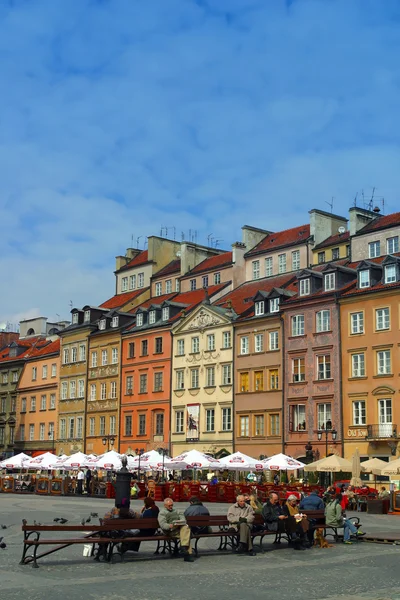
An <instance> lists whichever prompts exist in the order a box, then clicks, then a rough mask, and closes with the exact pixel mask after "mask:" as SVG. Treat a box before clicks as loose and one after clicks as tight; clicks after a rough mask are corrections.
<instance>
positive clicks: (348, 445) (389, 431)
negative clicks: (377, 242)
mask: <svg viewBox="0 0 400 600" xmlns="http://www.w3.org/2000/svg"><path fill="white" fill-rule="evenodd" d="M356 268H357V281H356V283H355V284H354V286H353V288H352V289H351V290H349V291H348V292H347V293H345V294H343V296H342V297H341V299H340V321H341V342H342V346H341V350H342V352H341V356H342V386H343V387H342V391H343V433H344V455H345V457H346V458H351V456H352V455H353V453H354V450H355V449H356V448H358V449H359V451H360V454H361V455H362V457H379V458H381V459H383V460H389V458H390V456H396V453H397V452H398V441H399V439H400V438H399V434H398V431H399V429H398V428H399V423H400V405H399V389H400V374H399V330H400V257H399V255H398V254H397V255H389V256H386V257H385V258H384V257H380V258H377V259H374V260H364V261H361V262H360V263H358V265H357V266H356Z"/></svg>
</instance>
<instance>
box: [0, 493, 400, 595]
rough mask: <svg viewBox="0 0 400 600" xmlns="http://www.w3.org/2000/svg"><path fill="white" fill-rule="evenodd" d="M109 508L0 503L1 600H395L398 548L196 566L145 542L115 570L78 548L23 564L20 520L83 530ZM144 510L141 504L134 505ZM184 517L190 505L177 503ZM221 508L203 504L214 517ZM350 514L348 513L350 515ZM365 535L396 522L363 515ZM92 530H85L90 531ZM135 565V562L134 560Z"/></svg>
mask: <svg viewBox="0 0 400 600" xmlns="http://www.w3.org/2000/svg"><path fill="white" fill-rule="evenodd" d="M112 505H113V501H112V500H104V499H95V498H85V497H83V498H74V497H69V498H64V497H60V498H56V497H43V498H41V497H38V496H17V495H7V494H1V495H0V523H2V524H5V525H7V526H8V528H7V529H6V530H0V537H1V536H4V541H5V542H6V543H7V549H6V550H0V583H1V588H0V600H17V599H18V600H21V599H24V600H25V599H26V600H60V598H63V599H64V598H65V600H78V599H79V600H80V599H83V598H84V599H85V600H88V599H89V600H91V599H96V600H108V599H110V600H125V599H133V600H169V599H171V600H183V599H185V600H186V599H197V598H198V599H199V600H209V599H210V600H211V599H212V600H225V599H226V600H236V599H238V600H239V599H241V600H242V599H244V600H245V599H247V598H249V599H251V600H258V599H263V600H265V599H268V600H293V599H294V598H295V599H296V600H314V599H315V600H323V599H328V598H329V599H330V600H339V599H340V600H344V599H347V598H352V599H353V600H354V599H355V600H359V599H363V600H372V599H373V600H386V599H390V600H400V570H399V565H400V546H397V545H383V544H369V543H360V544H357V545H353V546H345V545H344V544H338V545H335V547H334V548H330V549H328V550H317V549H312V550H307V551H304V552H296V551H295V550H293V549H291V548H288V547H287V545H286V544H285V543H282V545H281V546H280V547H277V546H276V547H274V546H272V544H271V542H270V541H269V540H266V541H265V542H264V547H265V550H266V552H265V553H264V554H258V555H257V556H256V557H247V556H245V557H242V556H236V555H232V554H231V553H218V554H210V548H209V547H208V546H207V543H206V542H205V541H204V542H202V553H201V556H200V558H199V559H198V560H196V561H195V562H194V563H184V562H183V560H181V559H175V560H172V559H170V558H169V557H164V556H159V557H154V558H153V559H152V560H150V558H151V557H152V553H153V552H154V550H155V544H149V543H146V544H142V548H141V552H140V553H139V554H138V555H137V554H131V553H130V554H129V555H128V557H129V558H127V560H126V561H125V562H123V563H117V564H112V565H109V564H103V563H97V562H94V561H93V559H92V558H84V557H83V556H82V552H83V546H72V547H70V548H66V549H65V550H62V551H60V552H57V553H55V554H53V555H51V556H49V557H47V558H44V559H43V560H42V561H41V562H39V565H40V568H39V569H33V568H32V567H31V566H29V565H25V566H20V565H19V564H18V563H19V560H20V558H21V554H22V532H21V528H20V525H21V520H22V519H23V518H26V519H27V520H28V522H29V523H33V520H34V519H35V520H36V521H37V522H40V523H44V524H51V523H52V522H53V519H54V517H61V516H63V517H65V518H67V519H68V520H69V523H70V524H74V523H80V521H81V519H82V518H83V517H87V516H88V515H89V514H90V512H98V514H99V516H102V515H103V514H104V513H105V512H106V510H107V509H108V508H109V507H110V506H112ZM133 505H134V507H136V508H139V507H141V506H142V502H141V501H136V502H134V503H133ZM178 506H179V507H182V509H184V508H185V507H186V506H187V505H186V504H184V503H180V504H179V505H178ZM227 507H228V505H226V504H209V505H208V508H209V509H210V512H211V513H212V514H221V513H225V512H226V511H227ZM351 514H352V513H350V515H351ZM360 516H361V520H362V523H363V529H364V530H366V531H368V532H371V531H374V530H375V531H393V532H397V531H399V528H400V517H393V516H386V515H366V514H365V513H362V514H361V515H360ZM89 530H90V528H89V527H88V531H89ZM131 557H132V558H131Z"/></svg>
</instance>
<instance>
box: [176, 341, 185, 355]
mask: <svg viewBox="0 0 400 600" xmlns="http://www.w3.org/2000/svg"><path fill="white" fill-rule="evenodd" d="M176 354H177V356H185V340H184V339H180V340H177V341H176Z"/></svg>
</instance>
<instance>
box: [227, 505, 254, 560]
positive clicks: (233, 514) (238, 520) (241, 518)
mask: <svg viewBox="0 0 400 600" xmlns="http://www.w3.org/2000/svg"><path fill="white" fill-rule="evenodd" d="M227 516H228V522H229V525H230V527H231V528H232V529H234V530H235V531H237V532H238V533H239V546H238V548H237V553H238V554H243V553H244V552H247V553H248V554H249V555H250V556H255V552H254V550H253V544H252V540H251V527H252V524H253V521H254V511H253V509H252V508H251V506H249V505H248V504H246V501H245V497H244V495H243V494H239V496H237V497H236V504H233V505H232V506H231V507H230V508H229V510H228V515H227Z"/></svg>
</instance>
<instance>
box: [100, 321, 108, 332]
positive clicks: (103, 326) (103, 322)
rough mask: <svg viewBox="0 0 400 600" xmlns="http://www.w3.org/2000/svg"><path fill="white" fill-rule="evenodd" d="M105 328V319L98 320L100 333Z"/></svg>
mask: <svg viewBox="0 0 400 600" xmlns="http://www.w3.org/2000/svg"><path fill="white" fill-rule="evenodd" d="M105 328H106V320H105V319H100V321H99V329H100V331H104V329H105Z"/></svg>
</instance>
